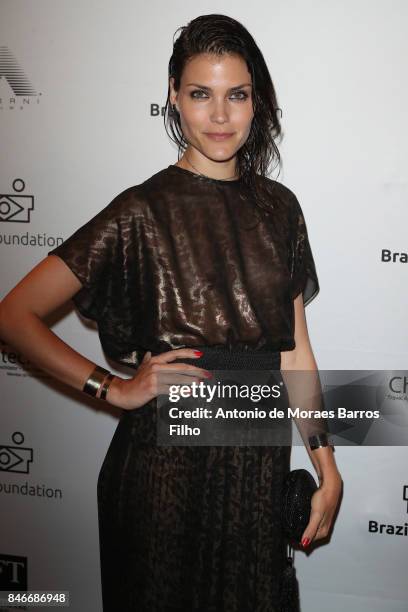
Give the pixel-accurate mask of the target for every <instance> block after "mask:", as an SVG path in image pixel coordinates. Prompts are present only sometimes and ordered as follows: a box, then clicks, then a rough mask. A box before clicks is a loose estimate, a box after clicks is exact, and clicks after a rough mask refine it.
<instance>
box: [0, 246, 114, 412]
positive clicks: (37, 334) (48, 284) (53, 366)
mask: <svg viewBox="0 0 408 612" xmlns="http://www.w3.org/2000/svg"><path fill="white" fill-rule="evenodd" d="M81 286H82V285H81V282H80V281H79V279H78V278H77V277H76V276H75V274H74V273H73V272H71V270H70V269H69V268H68V266H67V265H66V264H65V263H64V262H63V261H62V260H61V259H60V258H59V257H57V256H55V255H49V256H48V257H46V258H45V259H43V260H42V261H40V263H38V264H37V265H36V266H35V267H34V268H33V269H32V270H31V271H30V272H29V273H28V274H27V275H26V276H24V277H23V278H22V279H21V281H20V282H19V283H18V284H17V285H16V286H15V287H14V288H13V289H12V290H11V291H10V292H9V293H8V294H7V295H6V296H5V297H4V298H3V300H2V301H1V302H0V336H1V338H2V339H3V340H4V341H5V342H7V343H8V344H10V345H11V346H13V347H14V348H16V349H17V350H18V351H20V352H21V353H23V354H24V356H25V357H27V358H28V359H29V360H30V361H31V362H33V363H35V364H36V365H37V366H38V367H40V368H41V369H42V370H44V371H45V372H47V373H48V374H50V375H51V376H53V377H55V378H57V379H58V380H60V381H61V382H63V383H66V384H68V385H70V386H71V387H74V388H75V389H79V390H82V389H83V386H84V384H85V382H86V380H87V379H88V378H89V376H90V374H91V372H92V371H93V370H94V369H95V365H96V364H95V363H93V362H92V361H90V360H89V359H87V358H86V357H84V356H83V355H81V354H80V353H78V352H77V351H76V350H74V349H73V348H72V347H70V346H69V345H68V344H66V342H64V341H63V340H61V338H59V337H58V336H57V335H56V334H54V332H52V331H51V330H50V329H49V327H48V326H47V325H46V324H45V323H44V322H43V318H44V317H46V316H47V315H49V314H50V313H52V312H53V311H54V310H56V309H57V308H58V307H60V306H62V305H63V304H64V303H66V302H67V301H68V300H70V299H71V298H72V296H73V295H75V294H76V293H77V292H78V291H79V289H81ZM118 383H119V384H120V379H119V377H117V376H115V378H114V380H113V381H112V383H111V385H110V387H109V390H108V394H107V399H108V400H109V403H111V404H113V405H114V406H119V407H121V406H120V397H119V395H118V393H117V391H118V390H119V385H118Z"/></svg>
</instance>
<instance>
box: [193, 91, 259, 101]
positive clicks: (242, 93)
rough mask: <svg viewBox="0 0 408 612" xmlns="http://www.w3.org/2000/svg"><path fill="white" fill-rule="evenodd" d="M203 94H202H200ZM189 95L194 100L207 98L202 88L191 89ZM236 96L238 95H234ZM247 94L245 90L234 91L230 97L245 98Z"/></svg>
mask: <svg viewBox="0 0 408 612" xmlns="http://www.w3.org/2000/svg"><path fill="white" fill-rule="evenodd" d="M201 94H203V95H201ZM190 96H191V97H192V98H195V99H196V100H200V99H201V100H203V99H205V98H207V97H208V96H207V94H206V92H205V91H204V90H203V89H195V90H194V91H192V92H191V93H190ZM235 96H238V97H235ZM248 97H249V96H248V94H247V93H246V91H243V90H242V91H235V92H234V93H232V94H231V98H232V99H233V100H246V99H247V98H248Z"/></svg>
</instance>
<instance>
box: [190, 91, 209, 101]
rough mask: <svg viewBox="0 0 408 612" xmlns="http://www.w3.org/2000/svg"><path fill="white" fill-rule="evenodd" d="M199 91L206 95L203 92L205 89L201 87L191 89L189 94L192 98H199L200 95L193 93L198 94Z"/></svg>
mask: <svg viewBox="0 0 408 612" xmlns="http://www.w3.org/2000/svg"><path fill="white" fill-rule="evenodd" d="M200 93H202V94H204V96H206V95H207V94H206V93H205V91H203V90H202V89H195V90H194V91H192V92H191V94H190V95H191V97H192V98H198V99H200V98H201V97H202V96H196V95H195V94H200Z"/></svg>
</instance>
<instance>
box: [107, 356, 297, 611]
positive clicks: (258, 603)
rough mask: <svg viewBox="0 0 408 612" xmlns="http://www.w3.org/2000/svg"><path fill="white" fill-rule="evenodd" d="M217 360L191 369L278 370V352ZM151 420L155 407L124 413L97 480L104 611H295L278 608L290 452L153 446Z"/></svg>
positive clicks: (280, 604)
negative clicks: (284, 501) (284, 495)
mask: <svg viewBox="0 0 408 612" xmlns="http://www.w3.org/2000/svg"><path fill="white" fill-rule="evenodd" d="M216 351H218V349H214V347H203V352H204V355H203V357H201V358H199V359H196V360H195V363H197V365H200V366H203V367H206V368H209V369H210V370H212V369H216V368H220V366H222V368H223V369H226V370H233V369H241V368H242V367H243V366H244V365H245V369H246V370H250V369H253V370H259V369H269V368H271V369H273V370H279V368H280V354H279V353H272V352H270V353H269V354H268V355H266V354H265V353H261V352H259V351H245V352H244V351H242V352H241V353H240V354H237V352H236V351H228V350H225V351H224V352H223V355H222V361H220V357H221V354H218V353H217V352H216ZM244 353H245V354H244ZM245 357H246V358H245ZM182 361H183V362H184V361H185V360H184V359H183V360H182ZM157 418H158V411H157V403H156V399H153V400H151V401H150V402H148V403H147V404H145V405H144V406H142V407H141V408H136V409H134V410H131V411H124V413H123V416H122V418H121V420H120V422H119V424H118V426H117V429H116V431H115V434H114V436H113V439H112V441H111V444H110V446H109V449H108V452H107V454H106V457H105V460H104V462H103V465H102V468H101V471H100V474H99V478H98V519H99V534H100V553H101V577H102V595H103V612H118V611H120V612H295V610H296V609H297V608H295V607H293V608H292V607H291V608H290V609H288V608H287V607H284V606H283V601H282V598H283V595H282V592H283V584H284V571H285V567H286V540H285V537H284V532H283V518H282V514H281V503H282V491H283V488H284V482H285V478H286V476H287V474H288V472H289V464H290V454H291V446H289V445H287V446H160V445H158V444H157V443H156V425H157Z"/></svg>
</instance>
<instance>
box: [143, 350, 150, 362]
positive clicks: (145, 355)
mask: <svg viewBox="0 0 408 612" xmlns="http://www.w3.org/2000/svg"><path fill="white" fill-rule="evenodd" d="M151 357H152V352H151V351H146V353H145V354H144V355H143V359H142V363H147V362H148V361H150V359H151Z"/></svg>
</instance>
